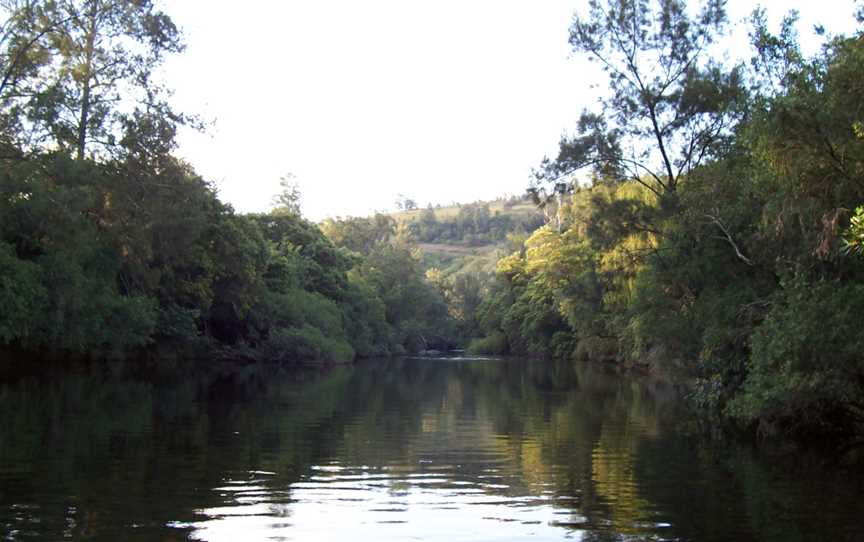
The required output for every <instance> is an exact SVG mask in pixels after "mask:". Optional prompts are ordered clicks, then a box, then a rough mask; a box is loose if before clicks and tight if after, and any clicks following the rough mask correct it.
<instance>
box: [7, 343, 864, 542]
mask: <svg viewBox="0 0 864 542" xmlns="http://www.w3.org/2000/svg"><path fill="white" fill-rule="evenodd" d="M698 434H699V432H698V431H696V427H695V425H694V421H693V420H692V419H691V418H690V417H689V416H688V412H687V408H686V405H685V404H684V403H683V402H682V401H681V400H680V399H678V397H677V395H676V393H675V391H674V390H673V389H672V388H671V387H669V386H668V385H664V384H662V383H658V382H653V381H650V380H647V379H644V378H633V377H628V376H622V375H619V374H617V373H614V372H611V371H608V370H605V369H604V368H602V367H598V366H594V365H588V364H574V363H560V362H558V363H553V362H537V361H527V360H518V359H511V360H499V359H479V358H473V359H472V358H442V359H401V360H387V361H367V362H363V363H359V364H357V365H354V366H344V367H334V368H327V369H317V370H304V371H288V370H283V369H279V368H276V367H272V366H248V367H242V368H236V367H235V368H228V367H225V368H221V369H220V368H219V367H213V368H210V369H208V370H206V371H200V370H199V371H190V370H179V369H172V370H168V369H164V368H163V369H160V370H158V371H154V370H147V371H143V370H140V369H132V368H128V367H123V366H96V367H88V368H79V369H77V370H73V371H68V372H67V373H63V374H60V375H58V374H56V373H55V372H52V374H50V375H44V374H43V375H39V376H29V377H26V376H17V377H15V378H9V379H7V381H6V382H5V383H0V539H8V540H58V539H63V538H68V539H76V540H77V539H85V540H148V541H149V540H165V541H168V540H187V539H189V540H214V541H216V540H218V541H222V540H225V541H238V540H303V541H305V540H310V541H319V540H340V541H341V540H351V541H376V542H380V541H387V540H440V541H445V540H446V541H457V540H466V541H467V540H471V541H480V540H584V541H620V540H634V541H635V540H639V541H641V540H706V541H714V540H717V541H719V540H736V541H748V540H783V541H804V540H832V541H833V540H860V539H862V537H864V535H861V534H860V522H861V518H862V517H864V504H862V499H861V494H862V493H861V491H862V488H864V485H862V477H861V475H860V471H856V469H852V468H845V467H843V468H841V467H839V466H833V465H828V466H826V464H825V463H824V458H823V461H822V462H821V463H819V462H813V461H810V460H808V459H806V458H805V457H803V456H802V457H799V458H797V459H794V460H790V458H789V457H787V456H781V458H780V459H778V458H777V457H775V456H771V457H767V456H766V455H765V454H764V453H761V454H760V453H757V452H756V451H755V450H753V449H752V448H751V447H749V446H746V445H743V444H731V443H728V442H726V443H723V442H718V441H716V440H714V441H711V440H708V439H705V438H700V437H699V436H698ZM814 463H815V464H814Z"/></svg>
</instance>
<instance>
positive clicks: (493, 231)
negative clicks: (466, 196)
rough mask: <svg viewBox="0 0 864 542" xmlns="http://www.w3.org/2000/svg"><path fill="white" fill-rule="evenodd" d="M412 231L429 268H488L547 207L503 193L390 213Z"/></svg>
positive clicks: (450, 270) (534, 224)
mask: <svg viewBox="0 0 864 542" xmlns="http://www.w3.org/2000/svg"><path fill="white" fill-rule="evenodd" d="M390 216H391V217H392V218H393V219H394V220H396V222H397V224H399V225H400V226H401V227H404V228H407V229H408V230H410V231H411V233H412V235H413V237H414V238H415V239H416V240H417V243H418V247H419V248H420V250H421V252H422V254H423V262H424V265H425V267H426V268H427V269H430V268H433V267H434V268H438V269H440V270H442V271H444V272H445V273H446V274H449V273H453V272H456V271H458V270H460V269H462V268H464V267H466V266H468V264H470V267H472V268H474V269H475V270H478V271H480V270H483V271H487V272H490V271H492V270H493V269H494V267H495V262H496V261H497V260H498V258H500V257H501V256H503V255H506V254H508V253H510V252H512V251H513V250H515V249H517V248H518V247H519V246H520V244H521V241H522V240H523V239H524V238H525V237H526V236H527V235H528V234H530V233H531V232H532V231H534V230H535V229H537V228H538V227H539V226H541V225H542V224H543V221H544V219H543V213H542V212H541V211H540V210H539V209H538V208H537V207H536V206H535V205H534V204H533V203H531V202H530V201H529V200H527V199H526V198H509V199H505V198H501V199H498V200H495V201H489V202H486V201H478V202H474V203H467V204H455V205H449V206H446V207H444V206H439V207H431V206H429V207H426V208H424V209H412V210H406V211H400V212H396V213H392V214H391V215H390Z"/></svg>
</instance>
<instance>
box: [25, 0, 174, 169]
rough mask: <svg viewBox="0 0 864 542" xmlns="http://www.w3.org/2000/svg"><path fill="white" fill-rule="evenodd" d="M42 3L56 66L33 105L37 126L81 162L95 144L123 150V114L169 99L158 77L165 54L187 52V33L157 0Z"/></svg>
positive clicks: (49, 71)
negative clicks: (118, 142) (119, 133)
mask: <svg viewBox="0 0 864 542" xmlns="http://www.w3.org/2000/svg"><path fill="white" fill-rule="evenodd" d="M41 4H42V11H43V12H44V13H45V15H44V17H46V18H49V19H50V21H51V22H50V23H47V24H48V27H50V28H51V30H50V32H49V33H48V34H49V36H50V46H51V53H52V54H53V56H54V59H53V61H52V62H51V63H50V69H48V70H43V77H44V80H47V81H50V82H49V83H48V84H47V85H46V86H45V87H44V88H43V89H42V92H41V93H40V94H39V96H38V99H36V100H34V101H33V103H32V109H31V111H30V117H31V121H33V122H34V123H35V124H36V125H37V126H39V127H41V128H42V129H43V131H44V132H46V133H44V134H43V135H44V136H46V137H49V138H50V139H52V140H53V141H54V142H56V143H57V144H59V145H61V146H63V147H67V148H71V149H74V151H75V154H76V156H77V158H78V159H82V158H84V157H85V156H86V153H87V150H88V145H90V144H92V143H96V144H99V145H100V146H102V147H103V148H110V147H113V146H114V145H115V144H116V140H117V131H118V129H119V126H120V125H121V123H122V119H123V116H124V115H123V113H122V111H125V112H126V113H129V112H130V110H132V109H134V108H135V107H136V106H137V105H138V104H147V105H148V106H151V107H152V106H153V104H155V103H157V102H158V101H159V100H161V99H162V98H161V95H162V92H161V89H160V88H159V87H158V85H156V84H155V83H154V82H153V81H152V80H151V75H152V72H153V69H154V68H155V67H157V66H158V65H159V64H160V63H161V62H162V60H163V58H164V55H165V53H169V52H179V51H180V50H182V49H183V44H182V42H181V37H180V32H179V30H178V29H177V27H176V26H175V25H174V23H173V22H172V21H171V18H170V17H168V16H167V15H166V14H164V13H163V12H161V11H158V10H157V9H156V8H155V7H154V3H153V2H152V1H151V0H113V1H111V0H61V1H58V2H48V1H45V2H42V3H41ZM46 71H47V72H48V73H44V72H46Z"/></svg>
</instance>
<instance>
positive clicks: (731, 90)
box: [538, 0, 743, 196]
mask: <svg viewBox="0 0 864 542" xmlns="http://www.w3.org/2000/svg"><path fill="white" fill-rule="evenodd" d="M725 21H726V13H725V10H724V2H723V1H722V0H708V2H707V3H706V4H705V5H704V6H703V7H702V9H701V11H700V12H699V13H698V15H695V16H691V15H690V14H688V10H687V5H686V2H685V1H684V0H591V1H590V3H589V10H588V13H587V15H577V16H576V18H575V21H574V23H573V25H572V27H571V28H570V44H571V45H572V47H573V50H574V52H576V53H585V54H587V55H588V56H589V58H590V59H591V60H592V61H595V62H598V63H599V64H600V65H601V67H602V69H603V70H604V71H605V72H606V73H607V74H608V75H609V91H610V92H609V95H608V96H607V97H605V98H603V99H601V100H600V104H599V105H600V107H601V111H603V113H592V112H589V111H584V112H583V113H582V116H581V118H580V120H579V123H578V126H577V135H576V137H572V138H563V139H562V141H561V144H560V152H559V155H558V157H557V158H556V159H555V160H554V161H550V160H548V159H546V160H544V162H543V164H542V169H541V172H540V173H539V174H538V182H540V183H544V182H545V183H551V184H553V185H554V184H555V183H559V184H560V183H561V182H562V179H563V178H565V177H567V176H569V175H570V174H572V173H574V172H576V171H578V170H580V169H583V168H586V167H590V168H593V170H594V172H595V174H597V175H598V176H600V177H605V178H611V179H613V180H616V181H620V180H624V179H632V180H634V181H636V182H639V183H640V184H643V185H644V186H646V187H647V188H648V189H650V190H651V191H652V192H654V193H655V194H657V195H658V196H659V195H662V194H672V193H674V192H675V191H676V188H677V186H678V183H679V181H680V179H681V177H682V176H683V175H686V174H687V173H688V172H690V171H691V170H693V169H694V168H696V167H697V166H699V165H700V164H702V163H703V162H704V161H705V160H707V159H709V158H711V157H713V156H716V155H717V154H718V153H719V152H720V151H721V150H722V149H723V146H724V143H725V141H726V136H728V135H729V131H730V128H731V127H732V126H733V124H734V123H735V121H736V120H737V118H738V111H739V109H738V107H737V106H738V104H739V101H740V100H741V98H742V96H743V91H742V85H741V75H740V69H739V68H738V67H733V68H732V69H729V70H727V69H725V68H724V67H723V66H722V65H720V64H718V63H717V62H715V61H713V60H711V58H710V47H711V45H712V44H713V43H714V41H715V39H716V38H717V37H718V36H720V35H721V34H722V33H723V29H724V23H725ZM554 192H555V193H558V192H560V190H558V189H556V190H555V191H554Z"/></svg>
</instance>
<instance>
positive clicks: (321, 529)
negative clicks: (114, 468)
mask: <svg viewBox="0 0 864 542" xmlns="http://www.w3.org/2000/svg"><path fill="white" fill-rule="evenodd" d="M431 467H433V465H431V464H428V463H427V464H426V465H425V468H427V469H430V470H431ZM399 470H404V466H402V468H400V469H399ZM442 470H443V471H444V472H443V473H442V472H440V471H439V472H434V471H432V472H426V473H423V472H415V473H408V474H400V473H399V472H393V471H392V470H391V469H388V468H386V467H385V468H383V469H379V470H368V469H362V468H351V467H344V468H343V467H339V466H335V465H328V466H324V467H317V468H313V472H316V473H315V474H313V475H310V476H308V477H306V478H305V479H304V480H303V481H301V482H297V483H295V484H292V485H291V487H290V489H289V491H287V492H285V494H282V495H280V494H279V492H274V493H273V494H270V493H268V492H266V491H261V486H259V485H255V484H254V483H250V484H248V485H246V484H232V485H231V486H230V488H229V489H230V492H229V494H230V495H231V496H233V500H234V501H235V504H234V505H233V506H223V507H214V508H208V509H204V510H200V511H199V513H200V515H201V516H202V517H203V518H202V519H201V520H200V521H197V522H194V523H191V524H179V525H177V526H178V527H187V528H188V527H192V528H194V531H193V532H192V534H191V535H190V537H191V538H194V539H199V540H211V541H222V540H225V541H233V540H240V539H243V540H273V539H276V540H280V539H284V540H348V539H349V538H350V539H352V540H448V541H455V540H521V539H531V540H544V539H554V540H559V539H562V538H568V539H574V540H581V538H582V536H581V533H580V532H579V531H576V530H573V528H575V527H578V518H577V520H575V521H574V518H573V514H572V511H571V510H570V509H569V508H564V509H562V508H559V506H560V505H561V504H566V503H563V501H565V500H566V499H562V498H557V499H556V498H555V497H554V496H521V497H515V496H514V497H509V496H502V495H498V494H495V493H490V490H496V491H500V490H506V489H507V488H508V487H509V486H507V485H506V484H502V483H500V480H501V478H502V477H501V476H500V475H499V474H495V473H487V474H481V475H479V476H478V477H477V480H476V481H475V482H469V481H464V480H463V481H459V480H454V479H452V478H450V477H449V476H448V472H449V471H452V467H451V466H445V467H444V468H443V469H442ZM224 489H225V488H217V489H216V491H222V490H224ZM286 494H290V498H289V499H288V500H285V496H286ZM227 495H228V494H226V496H227ZM556 504H557V506H556ZM502 525H506V527H502ZM562 527H565V528H567V529H568V531H562Z"/></svg>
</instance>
